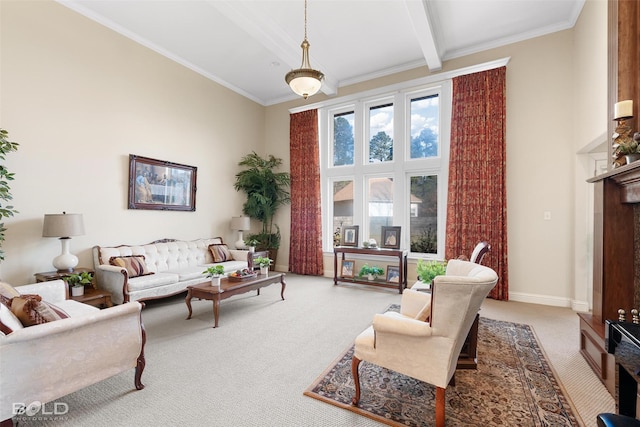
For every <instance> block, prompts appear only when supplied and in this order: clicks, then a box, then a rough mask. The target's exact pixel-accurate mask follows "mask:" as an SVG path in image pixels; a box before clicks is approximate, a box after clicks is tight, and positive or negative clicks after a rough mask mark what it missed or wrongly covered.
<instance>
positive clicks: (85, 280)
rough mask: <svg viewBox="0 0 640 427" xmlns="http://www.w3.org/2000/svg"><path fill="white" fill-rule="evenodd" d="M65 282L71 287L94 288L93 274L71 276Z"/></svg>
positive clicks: (83, 273)
mask: <svg viewBox="0 0 640 427" xmlns="http://www.w3.org/2000/svg"><path fill="white" fill-rule="evenodd" d="M64 280H65V282H67V283H68V284H69V285H71V286H74V287H75V286H78V287H80V286H85V285H92V286H93V274H91V273H89V272H88V271H83V272H82V273H74V274H70V275H69V276H67V277H66V278H65V279H64Z"/></svg>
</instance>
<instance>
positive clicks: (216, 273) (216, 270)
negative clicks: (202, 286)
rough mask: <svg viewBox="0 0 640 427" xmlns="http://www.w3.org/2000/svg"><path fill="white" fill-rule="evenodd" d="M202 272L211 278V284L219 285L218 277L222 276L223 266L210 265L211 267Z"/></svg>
mask: <svg viewBox="0 0 640 427" xmlns="http://www.w3.org/2000/svg"><path fill="white" fill-rule="evenodd" d="M202 274H206V276H207V277H210V278H211V286H214V287H218V288H219V287H220V277H222V276H224V267H223V266H221V265H212V266H211V267H207V269H206V270H205V271H203V272H202Z"/></svg>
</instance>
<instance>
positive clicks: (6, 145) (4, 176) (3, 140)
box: [0, 129, 18, 261]
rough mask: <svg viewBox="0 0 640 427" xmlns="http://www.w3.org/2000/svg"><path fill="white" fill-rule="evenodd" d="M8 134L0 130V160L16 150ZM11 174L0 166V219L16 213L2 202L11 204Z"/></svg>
mask: <svg viewBox="0 0 640 427" xmlns="http://www.w3.org/2000/svg"><path fill="white" fill-rule="evenodd" d="M8 138H9V132H7V131H6V130H4V129H0V160H5V155H6V154H7V153H10V152H12V151H17V150H18V143H17V142H11V141H9V139H8ZM13 175H14V174H13V173H10V172H9V171H8V170H7V168H5V167H4V165H0V200H1V201H2V202H3V203H2V204H0V218H9V217H12V216H13V214H15V213H18V211H17V210H15V209H14V208H13V206H11V205H5V204H4V202H8V203H11V200H12V199H13V197H12V196H11V189H10V188H9V182H8V181H13ZM5 231H6V228H4V223H0V244H2V242H3V241H4V232H5ZM0 261H4V252H3V251H2V250H1V249H0Z"/></svg>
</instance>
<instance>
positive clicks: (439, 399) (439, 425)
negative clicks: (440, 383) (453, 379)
mask: <svg viewBox="0 0 640 427" xmlns="http://www.w3.org/2000/svg"><path fill="white" fill-rule="evenodd" d="M444 391H445V389H443V388H442V387H436V427H444V404H445V400H444Z"/></svg>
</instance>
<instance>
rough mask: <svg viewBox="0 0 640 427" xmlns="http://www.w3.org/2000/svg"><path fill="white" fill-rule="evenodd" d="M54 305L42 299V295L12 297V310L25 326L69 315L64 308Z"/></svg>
mask: <svg viewBox="0 0 640 427" xmlns="http://www.w3.org/2000/svg"><path fill="white" fill-rule="evenodd" d="M54 307H55V306H53V305H52V304H49V303H47V302H44V301H42V297H41V296H40V295H20V296H19V297H14V298H12V299H11V312H12V313H13V314H15V316H16V317H17V318H18V319H19V320H20V323H22V326H25V327H27V326H33V325H41V324H43V323H48V322H53V321H54V320H60V319H64V318H67V317H69V316H68V315H67V314H66V313H65V312H64V311H63V310H61V309H59V308H57V307H55V309H54Z"/></svg>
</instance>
